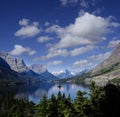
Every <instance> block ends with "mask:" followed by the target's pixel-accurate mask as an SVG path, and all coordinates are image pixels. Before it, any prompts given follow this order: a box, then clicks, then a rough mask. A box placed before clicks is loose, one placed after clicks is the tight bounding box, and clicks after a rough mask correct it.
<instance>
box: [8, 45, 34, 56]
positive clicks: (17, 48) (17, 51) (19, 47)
mask: <svg viewBox="0 0 120 117" xmlns="http://www.w3.org/2000/svg"><path fill="white" fill-rule="evenodd" d="M23 53H27V54H28V55H33V54H36V51H35V50H32V49H30V48H28V47H23V46H22V45H15V46H14V49H13V50H12V51H11V52H10V54H11V55H21V54H23Z"/></svg>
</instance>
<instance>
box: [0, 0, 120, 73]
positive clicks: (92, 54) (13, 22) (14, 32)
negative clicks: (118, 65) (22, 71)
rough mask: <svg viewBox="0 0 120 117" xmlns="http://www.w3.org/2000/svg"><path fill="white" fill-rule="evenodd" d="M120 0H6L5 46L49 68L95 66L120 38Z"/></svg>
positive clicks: (1, 12)
mask: <svg viewBox="0 0 120 117" xmlns="http://www.w3.org/2000/svg"><path fill="white" fill-rule="evenodd" d="M119 5H120V1H119V0H116V1H115V0H0V51H3V52H9V53H10V54H11V55H12V56H15V57H19V56H21V57H22V58H23V59H24V61H25V63H26V64H27V65H28V66H29V65H31V64H33V63H37V64H44V65H46V67H47V68H48V70H49V71H51V72H52V71H56V70H63V69H69V70H72V71H81V70H84V69H90V68H92V67H94V66H95V65H97V64H98V63H100V62H101V61H103V60H104V59H106V58H107V57H108V56H109V55H110V53H111V51H112V50H113V49H114V48H115V47H116V46H117V44H118V43H119V42H120V33H119V32H120V15H119V11H120V8H119Z"/></svg>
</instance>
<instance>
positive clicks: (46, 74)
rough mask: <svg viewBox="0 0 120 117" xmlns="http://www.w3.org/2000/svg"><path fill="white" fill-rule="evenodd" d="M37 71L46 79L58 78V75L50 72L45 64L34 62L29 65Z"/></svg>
mask: <svg viewBox="0 0 120 117" xmlns="http://www.w3.org/2000/svg"><path fill="white" fill-rule="evenodd" d="M29 68H30V69H31V70H32V71H34V72H35V73H37V74H39V75H41V76H43V77H44V78H45V80H56V79H57V77H55V76H54V75H52V74H51V73H49V72H48V70H47V68H46V67H45V66H44V65H39V64H33V65H31V66H30V67H29Z"/></svg>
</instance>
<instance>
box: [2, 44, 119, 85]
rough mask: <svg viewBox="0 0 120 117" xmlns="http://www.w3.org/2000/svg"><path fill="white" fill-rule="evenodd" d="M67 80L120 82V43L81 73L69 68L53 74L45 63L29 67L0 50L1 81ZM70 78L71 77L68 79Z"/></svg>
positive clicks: (86, 82)
mask: <svg viewBox="0 0 120 117" xmlns="http://www.w3.org/2000/svg"><path fill="white" fill-rule="evenodd" d="M63 78H65V80H66V81H67V82H81V81H82V82H84V83H85V84H90V83H91V82H92V81H95V82H96V84H97V85H100V86H104V85H105V84H106V83H108V82H113V83H120V43H119V44H118V46H117V47H116V48H115V49H114V50H113V52H112V54H111V55H110V56H109V57H108V58H107V59H106V60H104V61H103V62H102V63H100V64H99V65H97V66H96V67H95V68H93V69H91V70H89V71H85V72H84V73H81V74H80V75H79V74H77V73H74V72H71V71H69V70H63V71H62V70H61V71H54V72H52V74H51V73H50V72H49V71H48V70H47V68H46V67H45V66H44V65H38V64H33V65H31V66H30V67H28V66H27V65H26V64H25V62H24V60H23V59H22V58H20V57H18V58H14V57H12V56H11V55H9V54H8V53H4V52H0V81H4V80H5V81H6V80H7V81H8V82H9V80H13V79H14V81H18V80H19V81H25V79H34V80H35V79H39V80H45V81H46V80H58V79H62V81H63ZM67 78H69V79H67Z"/></svg>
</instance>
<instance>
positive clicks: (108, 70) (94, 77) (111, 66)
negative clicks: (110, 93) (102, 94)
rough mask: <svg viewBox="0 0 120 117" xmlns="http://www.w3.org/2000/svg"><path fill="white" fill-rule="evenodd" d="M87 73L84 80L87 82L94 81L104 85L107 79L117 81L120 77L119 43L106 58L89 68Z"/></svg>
mask: <svg viewBox="0 0 120 117" xmlns="http://www.w3.org/2000/svg"><path fill="white" fill-rule="evenodd" d="M88 74H89V78H86V80H85V82H86V83H87V84H88V83H90V82H91V81H95V82H96V84H98V85H105V84H106V83H107V82H108V81H110V82H111V81H116V80H117V81H118V80H119V79H120V43H119V44H118V46H117V47H116V48H115V49H114V50H113V52H112V54H111V55H110V56H109V57H108V58H107V59H106V60H104V61H103V62H102V63H101V64H99V65H97V66H96V67H95V68H93V69H92V70H90V71H89V72H88Z"/></svg>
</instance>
